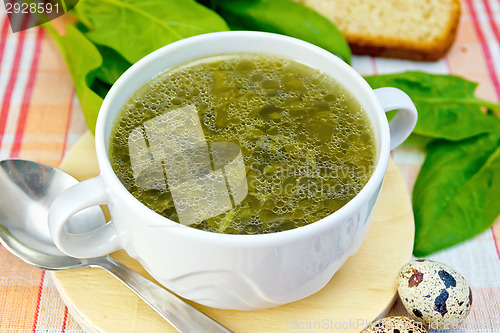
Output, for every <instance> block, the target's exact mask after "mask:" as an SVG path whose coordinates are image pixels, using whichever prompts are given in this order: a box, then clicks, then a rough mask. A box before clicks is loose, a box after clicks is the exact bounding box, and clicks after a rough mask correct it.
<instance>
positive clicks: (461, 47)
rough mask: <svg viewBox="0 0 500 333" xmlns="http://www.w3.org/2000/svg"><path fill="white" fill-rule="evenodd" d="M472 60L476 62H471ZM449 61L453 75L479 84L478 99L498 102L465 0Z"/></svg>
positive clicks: (448, 57)
mask: <svg viewBox="0 0 500 333" xmlns="http://www.w3.org/2000/svg"><path fill="white" fill-rule="evenodd" d="M471 59H474V61H473V62H471ZM447 60H448V65H449V69H450V72H451V73H453V74H454V75H460V76H463V77H465V78H467V79H468V80H472V81H475V82H478V83H479V86H478V88H477V90H476V95H477V96H478V97H480V98H484V99H489V100H496V92H495V88H494V86H493V83H492V81H491V77H490V75H489V74H488V67H487V64H486V59H485V57H484V54H483V49H482V47H481V43H480V40H479V37H478V35H477V32H476V30H475V27H474V23H473V20H472V16H471V13H470V12H469V9H468V6H467V5H466V3H465V0H464V1H462V15H461V19H460V24H459V26H458V31H457V37H456V40H455V42H454V44H453V45H452V47H451V49H450V52H449V54H448V56H447Z"/></svg>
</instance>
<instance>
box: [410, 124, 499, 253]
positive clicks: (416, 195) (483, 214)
mask: <svg viewBox="0 0 500 333" xmlns="http://www.w3.org/2000/svg"><path fill="white" fill-rule="evenodd" d="M498 133H500V131H498V132H497V135H494V134H491V135H479V136H476V137H473V138H469V139H466V140H463V141H459V142H450V141H446V140H436V141H434V142H432V143H431V144H429V145H428V147H427V158H426V160H425V162H424V164H423V166H422V169H421V171H420V173H419V176H418V178H417V181H416V183H415V187H414V190H413V209H414V217H415V245H414V250H413V251H414V254H415V255H416V256H425V255H428V254H430V253H433V252H436V251H438V250H441V249H444V248H446V247H449V246H452V245H455V244H457V243H459V242H461V241H464V240H467V239H469V238H472V237H473V236H475V235H477V234H479V233H481V232H483V231H484V230H486V229H487V228H488V227H490V226H491V224H492V223H493V222H494V221H495V219H496V218H497V217H498V216H499V214H500V205H498V198H500V173H499V172H498V170H500V137H499V136H498Z"/></svg>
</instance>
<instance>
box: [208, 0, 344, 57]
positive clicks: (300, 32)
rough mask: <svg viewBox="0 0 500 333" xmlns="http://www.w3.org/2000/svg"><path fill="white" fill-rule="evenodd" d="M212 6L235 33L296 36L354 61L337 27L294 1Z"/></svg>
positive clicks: (219, 1)
mask: <svg viewBox="0 0 500 333" xmlns="http://www.w3.org/2000/svg"><path fill="white" fill-rule="evenodd" d="M212 5H213V7H214V8H216V10H217V11H218V13H219V14H220V15H221V16H222V17H223V18H224V19H225V20H226V22H227V23H228V24H229V26H230V27H231V28H232V29H233V30H258V31H266V32H273V33H278V34H283V35H288V36H292V37H296V38H298V39H302V40H305V41H307V42H310V43H312V44H315V45H317V46H320V47H322V48H324V49H325V50H328V51H330V52H331V53H334V54H336V55H338V56H339V57H341V58H342V59H343V60H344V61H345V62H347V63H350V62H351V49H350V48H349V45H348V44H347V41H346V40H345V38H344V36H343V35H342V33H341V32H340V30H338V28H337V27H336V26H335V24H334V23H333V22H331V21H330V20H328V19H327V18H325V17H324V16H322V15H321V14H319V13H317V12H315V11H313V10H312V9H309V8H307V7H305V6H303V5H301V4H299V3H296V2H294V1H292V0H216V1H212Z"/></svg>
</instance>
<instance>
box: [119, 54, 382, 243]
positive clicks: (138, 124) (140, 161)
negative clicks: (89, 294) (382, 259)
mask: <svg viewBox="0 0 500 333" xmlns="http://www.w3.org/2000/svg"><path fill="white" fill-rule="evenodd" d="M109 153H110V159H111V164H112V166H113V169H114V171H115V173H116V175H117V176H118V178H119V179H120V181H121V182H122V183H123V185H124V186H125V187H126V188H127V190H128V191H130V193H131V194H132V195H133V196H134V197H136V198H137V199H138V200H139V201H140V202H142V203H143V204H145V205H146V206H147V207H149V208H151V209H152V210H154V211H156V212H157V213H158V214H161V215H163V216H165V217H167V218H169V219H171V220H173V221H177V222H181V223H183V224H187V225H189V226H191V227H194V228H198V229H202V230H206V231H212V232H220V233H230V234H262V233H271V232H279V231H284V230H288V229H292V228H297V227H300V226H304V225H307V224H309V223H313V222H315V221H318V220H320V219H322V218H324V217H326V216H328V215H330V214H332V213H333V212H335V211H336V210H338V209H339V208H341V207H342V206H343V205H345V204H346V203H347V202H348V201H349V200H351V199H352V198H353V197H354V196H355V195H356V194H357V193H358V192H359V191H360V190H361V189H362V188H363V186H364V185H365V184H366V182H367V181H368V179H369V178H370V176H371V173H372V170H373V168H374V164H375V157H376V148H375V141H374V135H373V129H372V127H371V125H370V123H369V121H368V118H367V116H366V114H365V112H364V111H363V110H362V109H361V107H360V105H359V103H358V102H357V101H356V100H355V99H354V98H353V97H352V96H351V95H350V94H349V93H347V92H346V91H345V89H344V88H343V87H342V86H341V85H340V84H338V83H337V82H335V81H334V80H333V79H332V78H330V77H329V76H327V75H325V74H324V73H322V72H321V71H319V70H316V69H314V68H311V67H308V66H306V65H304V64H301V63H298V62H295V61H292V60H289V59H284V58H281V57H277V56H272V55H266V54H249V53H248V54H247V53H238V54H227V55H221V56H215V57H208V58H203V59H199V60H196V61H191V62H188V63H186V64H183V65H180V66H178V67H175V68H170V69H168V70H167V71H166V72H165V73H162V74H160V75H158V76H157V77H155V78H153V79H152V80H151V81H150V82H148V83H147V84H146V85H145V86H143V87H142V88H141V89H139V90H138V91H137V92H136V93H135V94H134V95H133V96H132V97H131V98H130V99H129V100H128V102H127V103H126V104H125V105H124V106H123V108H122V110H121V111H120V113H119V115H118V117H117V119H116V121H115V123H114V126H113V129H112V132H111V140H110V151H109Z"/></svg>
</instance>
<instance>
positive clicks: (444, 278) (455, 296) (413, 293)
mask: <svg viewBox="0 0 500 333" xmlns="http://www.w3.org/2000/svg"><path fill="white" fill-rule="evenodd" d="M398 293H399V297H400V298H401V302H402V303H403V305H404V307H405V308H406V310H407V311H408V312H409V313H410V315H411V316H412V317H413V318H414V319H416V320H418V321H421V322H423V323H425V324H426V327H427V328H432V329H448V328H452V327H455V326H458V325H459V324H460V323H461V322H462V321H463V320H464V319H465V318H466V317H467V315H468V314H469V311H470V307H471V305H472V291H471V289H470V287H469V284H468V283H467V281H466V280H465V278H464V277H463V276H462V275H461V274H460V273H458V272H457V271H455V270H454V269H453V268H451V267H449V266H447V265H445V264H442V263H438V262H435V261H432V260H416V261H412V262H409V263H408V264H406V265H405V266H403V268H402V269H401V271H400V272H399V276H398Z"/></svg>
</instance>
